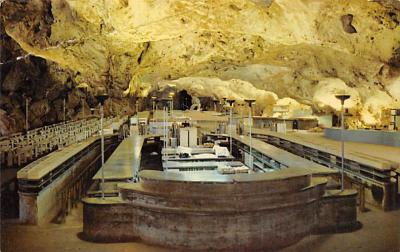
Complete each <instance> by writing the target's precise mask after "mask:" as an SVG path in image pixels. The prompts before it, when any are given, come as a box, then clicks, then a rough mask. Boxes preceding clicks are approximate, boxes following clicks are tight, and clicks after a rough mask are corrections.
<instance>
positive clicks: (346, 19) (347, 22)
mask: <svg viewBox="0 0 400 252" xmlns="http://www.w3.org/2000/svg"><path fill="white" fill-rule="evenodd" d="M341 20H342V25H343V30H344V31H345V32H347V33H357V30H356V28H355V27H354V26H353V25H352V24H351V23H352V22H353V15H352V14H347V15H343V16H342V17H341Z"/></svg>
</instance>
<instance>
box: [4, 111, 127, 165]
mask: <svg viewBox="0 0 400 252" xmlns="http://www.w3.org/2000/svg"><path fill="white" fill-rule="evenodd" d="M115 120H120V118H116V117H109V118H106V119H105V128H107V127H110V125H111V124H112V123H113V122H114V121H115ZM99 130H100V120H99V119H98V118H87V119H82V120H77V121H69V122H66V123H58V124H53V125H49V126H44V127H41V128H36V129H33V130H30V131H28V132H27V133H25V134H24V133H16V134H13V135H11V136H7V137H2V138H0V161H1V164H2V165H4V166H3V167H21V166H23V165H26V164H28V163H30V162H31V161H34V160H36V159H37V158H39V157H41V156H43V155H45V154H48V153H50V152H52V151H54V150H57V149H60V148H62V147H64V146H68V145H70V144H73V143H77V142H80V141H82V140H85V139H87V138H89V137H91V136H92V135H94V134H96V133H97V132H98V131H99Z"/></svg>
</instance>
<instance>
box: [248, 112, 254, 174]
mask: <svg viewBox="0 0 400 252" xmlns="http://www.w3.org/2000/svg"><path fill="white" fill-rule="evenodd" d="M249 109H250V113H249V126H250V130H249V131H250V134H249V137H250V141H249V145H250V146H249V147H250V168H251V169H253V146H252V138H253V137H252V135H251V127H252V125H253V123H252V120H251V117H252V116H251V113H252V111H251V105H250V108H249Z"/></svg>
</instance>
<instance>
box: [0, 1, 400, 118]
mask: <svg viewBox="0 0 400 252" xmlns="http://www.w3.org/2000/svg"><path fill="white" fill-rule="evenodd" d="M7 2H8V1H4V2H3V4H2V5H3V6H2V9H5V10H6V15H5V30H6V33H7V34H8V35H9V36H11V37H12V38H13V39H14V40H15V41H17V42H18V44H19V45H20V46H21V47H22V48H23V49H24V50H25V51H26V52H28V53H31V54H33V55H35V56H39V57H42V58H45V59H47V60H49V61H53V62H55V63H56V64H58V65H59V67H60V68H62V69H66V70H70V71H72V72H73V73H74V77H73V78H74V82H75V83H78V84H79V83H87V84H88V85H89V86H91V87H93V88H94V87H96V86H106V87H107V88H109V89H114V90H117V92H120V93H121V94H122V93H123V92H124V93H125V94H127V93H131V94H134V95H138V96H147V95H148V94H149V92H151V91H152V90H153V89H159V88H163V87H165V86H166V85H167V84H171V83H174V84H176V85H177V88H178V89H186V90H188V91H189V93H191V94H192V95H195V96H204V95H213V96H216V97H218V98H222V97H224V96H228V97H235V98H237V99H240V98H256V99H258V100H259V101H260V102H258V103H257V106H258V107H259V109H260V111H263V112H264V114H269V113H271V106H272V105H273V104H274V103H276V102H277V100H278V99H282V98H285V97H290V98H292V99H295V100H296V101H297V102H298V103H299V106H300V104H303V106H304V105H309V106H311V108H312V109H313V111H314V112H330V111H333V110H337V109H339V101H337V100H335V99H334V98H333V94H334V93H337V92H342V91H346V92H348V93H351V94H352V95H353V96H352V101H351V102H349V105H348V106H349V107H350V109H351V112H352V113H353V114H354V115H356V116H358V117H359V118H360V119H361V121H362V122H363V123H364V124H375V123H377V122H379V120H380V113H381V110H382V108H388V107H396V106H397V107H400V106H399V101H400V78H399V72H400V25H399V22H400V11H399V8H400V6H399V5H400V4H399V1H397V0H392V1H368V0H348V1H345V0H274V1H271V0H269V1H267V0H257V1H256V0H253V1H251V0H229V1H228V0H218V1H217V0H197V1H193V0H170V1H166V0H52V1H47V2H46V1H42V0H31V1H22V0H20V1H16V0H14V1H11V0H10V2H9V3H7ZM7 8H8V10H7ZM285 101H289V102H290V101H293V100H291V99H285V100H283V101H280V103H285ZM293 104H294V103H293V102H292V105H293ZM296 104H297V103H296Z"/></svg>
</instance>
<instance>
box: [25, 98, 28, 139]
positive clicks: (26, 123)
mask: <svg viewBox="0 0 400 252" xmlns="http://www.w3.org/2000/svg"><path fill="white" fill-rule="evenodd" d="M28 118H29V99H28V98H25V129H26V132H28V130H29V121H28Z"/></svg>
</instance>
